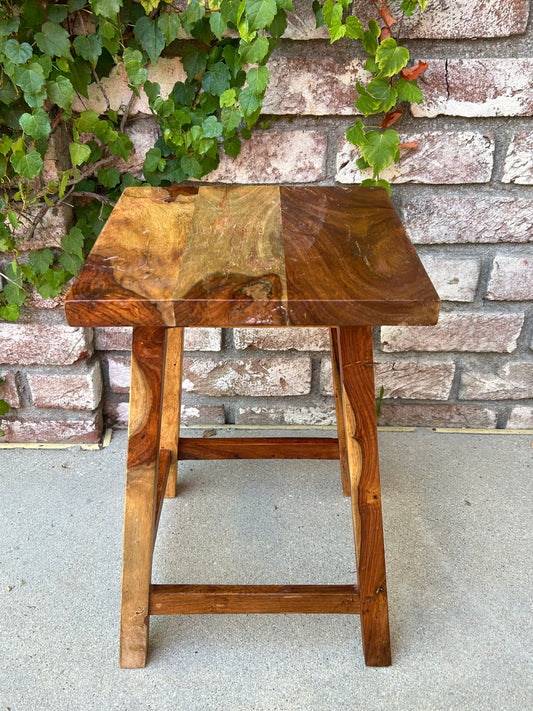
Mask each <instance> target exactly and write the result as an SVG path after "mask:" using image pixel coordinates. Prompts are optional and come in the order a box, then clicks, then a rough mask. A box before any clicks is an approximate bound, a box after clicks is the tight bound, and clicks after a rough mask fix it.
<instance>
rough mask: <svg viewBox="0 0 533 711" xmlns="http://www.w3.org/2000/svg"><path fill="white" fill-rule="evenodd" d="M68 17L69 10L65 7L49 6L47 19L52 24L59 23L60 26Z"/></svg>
mask: <svg viewBox="0 0 533 711" xmlns="http://www.w3.org/2000/svg"><path fill="white" fill-rule="evenodd" d="M67 15H68V9H67V7H66V6H65V5H51V4H49V5H48V7H47V8H46V17H47V18H48V19H49V20H50V22H57V23H58V24H61V22H63V20H65V18H66V17H67Z"/></svg>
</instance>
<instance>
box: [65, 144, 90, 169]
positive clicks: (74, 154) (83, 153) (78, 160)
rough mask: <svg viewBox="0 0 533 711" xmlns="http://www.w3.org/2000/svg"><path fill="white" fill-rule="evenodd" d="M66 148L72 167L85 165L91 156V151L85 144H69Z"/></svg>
mask: <svg viewBox="0 0 533 711" xmlns="http://www.w3.org/2000/svg"><path fill="white" fill-rule="evenodd" d="M68 148H69V151H70V159H71V160H72V165H73V166H74V167H75V166H77V165H81V164H82V163H85V161H86V160H87V159H88V158H90V156H91V149H90V148H89V146H87V145H86V144H85V143H71V144H70V145H69V147H68Z"/></svg>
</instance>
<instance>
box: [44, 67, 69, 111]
mask: <svg viewBox="0 0 533 711" xmlns="http://www.w3.org/2000/svg"><path fill="white" fill-rule="evenodd" d="M47 88H48V96H49V97H50V100H51V101H53V103H54V104H56V106H60V107H61V108H62V109H70V107H71V106H72V102H73V101H74V87H73V86H72V83H71V81H70V79H67V77H63V76H61V75H59V76H58V77H57V79H56V80H55V81H51V82H48V87H47Z"/></svg>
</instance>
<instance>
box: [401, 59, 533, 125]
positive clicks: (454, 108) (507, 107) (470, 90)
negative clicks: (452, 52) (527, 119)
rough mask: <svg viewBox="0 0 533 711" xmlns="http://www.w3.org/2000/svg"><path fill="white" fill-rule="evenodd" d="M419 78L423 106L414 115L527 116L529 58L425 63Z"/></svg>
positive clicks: (532, 92)
mask: <svg viewBox="0 0 533 711" xmlns="http://www.w3.org/2000/svg"><path fill="white" fill-rule="evenodd" d="M429 65H430V66H429V68H428V70H427V71H426V72H425V73H424V75H423V77H422V78H421V79H420V88H421V89H422V92H423V94H424V103H423V104H412V106H411V111H412V113H413V115H414V116H426V117H433V116H438V115H439V114H444V115H447V116H468V117H476V116H480V117H482V116H531V114H532V113H533V59H530V58H516V57H512V58H511V57H503V58H500V57H498V58H489V59H448V60H435V59H431V60H429Z"/></svg>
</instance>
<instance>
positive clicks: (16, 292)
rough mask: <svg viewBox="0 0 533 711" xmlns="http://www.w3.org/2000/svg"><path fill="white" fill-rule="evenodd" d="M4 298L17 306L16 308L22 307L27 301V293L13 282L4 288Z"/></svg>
mask: <svg viewBox="0 0 533 711" xmlns="http://www.w3.org/2000/svg"><path fill="white" fill-rule="evenodd" d="M4 296H5V297H6V299H7V301H8V302H9V303H10V304H15V305H16V306H22V304H23V303H24V302H25V301H26V292H25V291H24V290H23V289H21V288H20V287H19V286H16V285H15V284H12V283H11V282H8V283H7V284H6V285H5V286H4Z"/></svg>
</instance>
